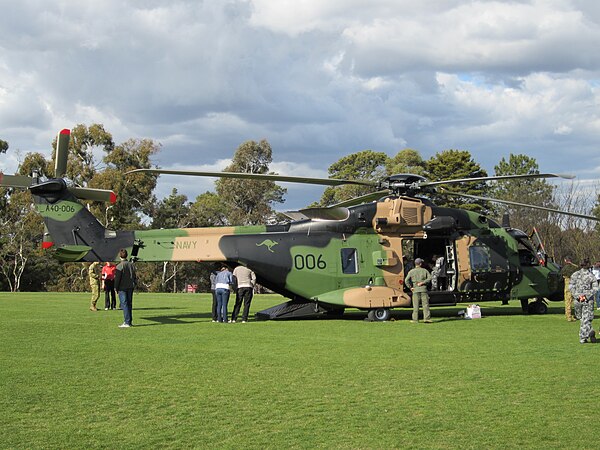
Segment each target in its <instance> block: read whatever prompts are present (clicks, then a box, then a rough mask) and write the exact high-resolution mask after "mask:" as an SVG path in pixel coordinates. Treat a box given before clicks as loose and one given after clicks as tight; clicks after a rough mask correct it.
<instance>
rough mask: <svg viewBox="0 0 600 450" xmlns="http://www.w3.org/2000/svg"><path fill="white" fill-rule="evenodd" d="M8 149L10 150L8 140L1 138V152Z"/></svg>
mask: <svg viewBox="0 0 600 450" xmlns="http://www.w3.org/2000/svg"><path fill="white" fill-rule="evenodd" d="M7 150H8V142H6V141H3V140H2V139H0V153H6V151H7Z"/></svg>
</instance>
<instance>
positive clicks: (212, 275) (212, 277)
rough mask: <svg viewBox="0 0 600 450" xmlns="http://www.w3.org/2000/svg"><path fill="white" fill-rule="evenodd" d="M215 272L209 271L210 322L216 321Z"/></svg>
mask: <svg viewBox="0 0 600 450" xmlns="http://www.w3.org/2000/svg"><path fill="white" fill-rule="evenodd" d="M217 273H219V272H217V271H216V270H211V271H210V293H211V294H212V321H213V322H216V321H217V292H216V289H217V288H216V279H217Z"/></svg>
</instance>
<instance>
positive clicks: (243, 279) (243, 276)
mask: <svg viewBox="0 0 600 450" xmlns="http://www.w3.org/2000/svg"><path fill="white" fill-rule="evenodd" d="M233 277H234V279H236V280H237V288H236V296H235V306H234V307H233V313H232V314H231V322H232V323H235V321H236V320H237V317H238V314H239V313H240V308H241V306H242V302H244V312H243V313H242V323H246V322H247V321H248V313H249V312H250V303H251V302H252V297H253V295H254V285H255V284H256V274H255V273H254V272H253V271H252V270H250V269H248V268H247V267H245V266H237V267H236V268H235V269H233Z"/></svg>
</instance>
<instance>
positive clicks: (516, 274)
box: [0, 129, 599, 321]
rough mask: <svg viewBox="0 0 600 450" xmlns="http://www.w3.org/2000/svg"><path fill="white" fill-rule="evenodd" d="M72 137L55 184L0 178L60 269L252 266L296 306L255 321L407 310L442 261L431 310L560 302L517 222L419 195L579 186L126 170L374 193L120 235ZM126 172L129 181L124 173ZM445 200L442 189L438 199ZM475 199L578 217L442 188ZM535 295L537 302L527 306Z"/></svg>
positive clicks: (552, 275) (554, 271)
mask: <svg viewBox="0 0 600 450" xmlns="http://www.w3.org/2000/svg"><path fill="white" fill-rule="evenodd" d="M69 137H70V131H69V130H68V129H65V130H62V131H60V132H59V134H58V139H57V151H56V158H55V175H54V176H55V178H51V179H47V180H42V179H40V178H39V177H37V176H32V177H26V176H16V175H15V176H10V175H2V174H0V186H5V187H17V188H27V189H29V190H30V192H31V194H32V195H33V198H34V203H35V205H36V209H37V211H38V212H39V214H40V215H41V216H42V218H43V220H44V225H45V232H44V239H43V242H42V247H43V248H45V249H48V250H49V251H52V252H53V254H54V257H55V258H57V259H58V260H59V261H61V262H92V261H116V260H118V253H119V250H120V249H121V248H125V249H127V250H128V253H129V255H130V256H131V258H132V259H133V260H135V261H144V262H152V261H195V262H214V263H216V262H218V263H224V264H227V265H230V266H235V265H240V264H241V265H244V266H247V267H249V268H250V269H252V270H253V271H254V272H255V273H256V276H257V281H258V282H259V283H260V284H261V285H263V286H264V287H266V288H268V289H270V290H271V291H273V292H276V293H279V294H281V295H283V296H284V297H287V298H288V299H289V300H288V301H286V302H285V303H283V304H281V305H277V306H274V307H271V308H269V309H266V310H264V311H260V312H258V313H257V314H256V317H257V318H258V319H288V318H300V317H314V316H330V317H340V316H342V315H343V314H344V311H345V309H346V308H357V309H359V310H363V311H366V312H367V316H368V319H369V320H371V321H386V320H388V319H390V317H391V311H392V310H393V309H394V308H403V307H412V301H411V294H410V290H409V289H407V287H406V286H405V284H404V277H405V272H406V269H407V265H408V260H409V259H412V258H416V257H420V258H422V259H424V260H426V261H431V259H432V258H433V256H434V255H436V258H437V260H438V261H442V262H443V267H444V270H443V275H444V276H440V277H439V280H436V281H437V282H436V284H435V287H434V288H433V289H431V290H430V291H429V295H430V305H431V306H453V305H456V304H457V303H461V302H486V301H503V302H508V301H509V300H512V299H515V300H520V301H521V305H522V307H523V309H524V311H527V312H529V313H535V314H544V313H546V312H547V309H548V308H547V304H546V301H545V299H548V300H551V301H562V300H563V288H564V285H563V278H562V277H561V275H560V267H559V266H558V265H557V264H555V263H554V262H552V261H551V260H550V258H548V256H547V255H546V254H545V250H544V249H543V246H542V245H541V241H540V240H539V236H537V234H536V235H534V236H533V237H534V238H536V237H537V242H534V241H535V239H534V240H532V239H531V237H530V236H529V235H528V234H527V233H525V232H523V231H521V230H518V229H514V228H511V227H510V224H508V223H503V224H502V225H500V224H498V223H497V222H495V221H494V220H492V219H490V218H489V217H487V216H485V215H483V214H480V213H477V212H472V211H468V210H463V209H457V208H446V207H439V206H436V205H435V204H433V203H432V202H431V201H430V200H428V199H427V198H426V197H422V195H424V194H427V193H428V192H432V190H434V189H439V188H441V187H442V186H443V185H448V184H461V183H466V182H473V181H497V180H514V179H527V178H553V177H561V178H567V179H568V178H574V177H573V176H572V175H564V174H553V173H538V174H527V175H505V176H492V177H478V178H463V179H452V180H440V181H428V180H427V179H425V178H424V177H422V176H419V175H414V174H397V175H392V176H388V177H386V178H385V179H383V180H340V179H329V178H307V177H297V176H282V175H274V174H251V173H232V172H196V171H181V170H169V169H136V170H132V171H130V172H128V173H127V174H130V173H152V174H165V175H168V174H170V175H180V176H183V175H185V176H208V177H225V178H238V179H256V180H269V181H279V182H295V183H307V184H317V185H325V186H340V185H346V184H354V185H362V186H369V187H373V188H375V189H376V191H375V192H373V193H371V194H367V195H364V196H361V197H357V198H354V199H352V200H349V201H346V202H342V203H338V204H336V205H333V206H330V207H324V208H307V209H303V210H299V211H294V212H288V213H287V215H288V216H289V217H290V221H289V222H286V223H280V224H273V225H260V226H225V227H206V228H180V229H154V230H152V229H151V230H139V231H113V230H109V229H107V228H105V227H104V226H103V225H102V224H101V223H100V222H99V221H98V220H97V218H96V217H94V215H93V214H92V213H91V212H90V211H89V210H88V209H87V208H86V207H85V206H84V205H83V204H82V203H81V202H80V200H93V201H104V202H111V203H114V202H115V201H116V195H115V193H114V192H112V191H109V190H103V189H93V188H81V187H76V186H69V185H68V184H67V181H66V180H65V179H64V174H65V172H66V161H67V152H68V142H69ZM127 174H126V175H127ZM437 192H438V193H439V191H437ZM442 193H445V194H447V195H456V196H461V197H466V198H471V199H480V200H488V201H493V202H498V203H504V204H509V205H518V206H524V207H528V208H533V209H538V210H544V211H549V212H554V213H559V214H566V215H571V216H575V217H579V218H584V219H589V220H599V219H598V218H596V217H594V216H587V215H582V214H577V213H572V212H567V211H560V210H555V209H551V208H546V207H541V206H536V205H528V204H522V203H518V202H512V201H506V200H499V199H493V198H488V197H479V196H474V195H467V194H456V193H451V192H443V191H442ZM530 299H534V301H533V302H530Z"/></svg>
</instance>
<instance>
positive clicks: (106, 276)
mask: <svg viewBox="0 0 600 450" xmlns="http://www.w3.org/2000/svg"><path fill="white" fill-rule="evenodd" d="M116 271H117V266H115V265H114V263H112V262H111V261H109V262H107V263H106V264H105V266H104V267H103V268H102V287H103V289H104V311H108V310H109V309H117V296H116V294H115V272H116Z"/></svg>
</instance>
